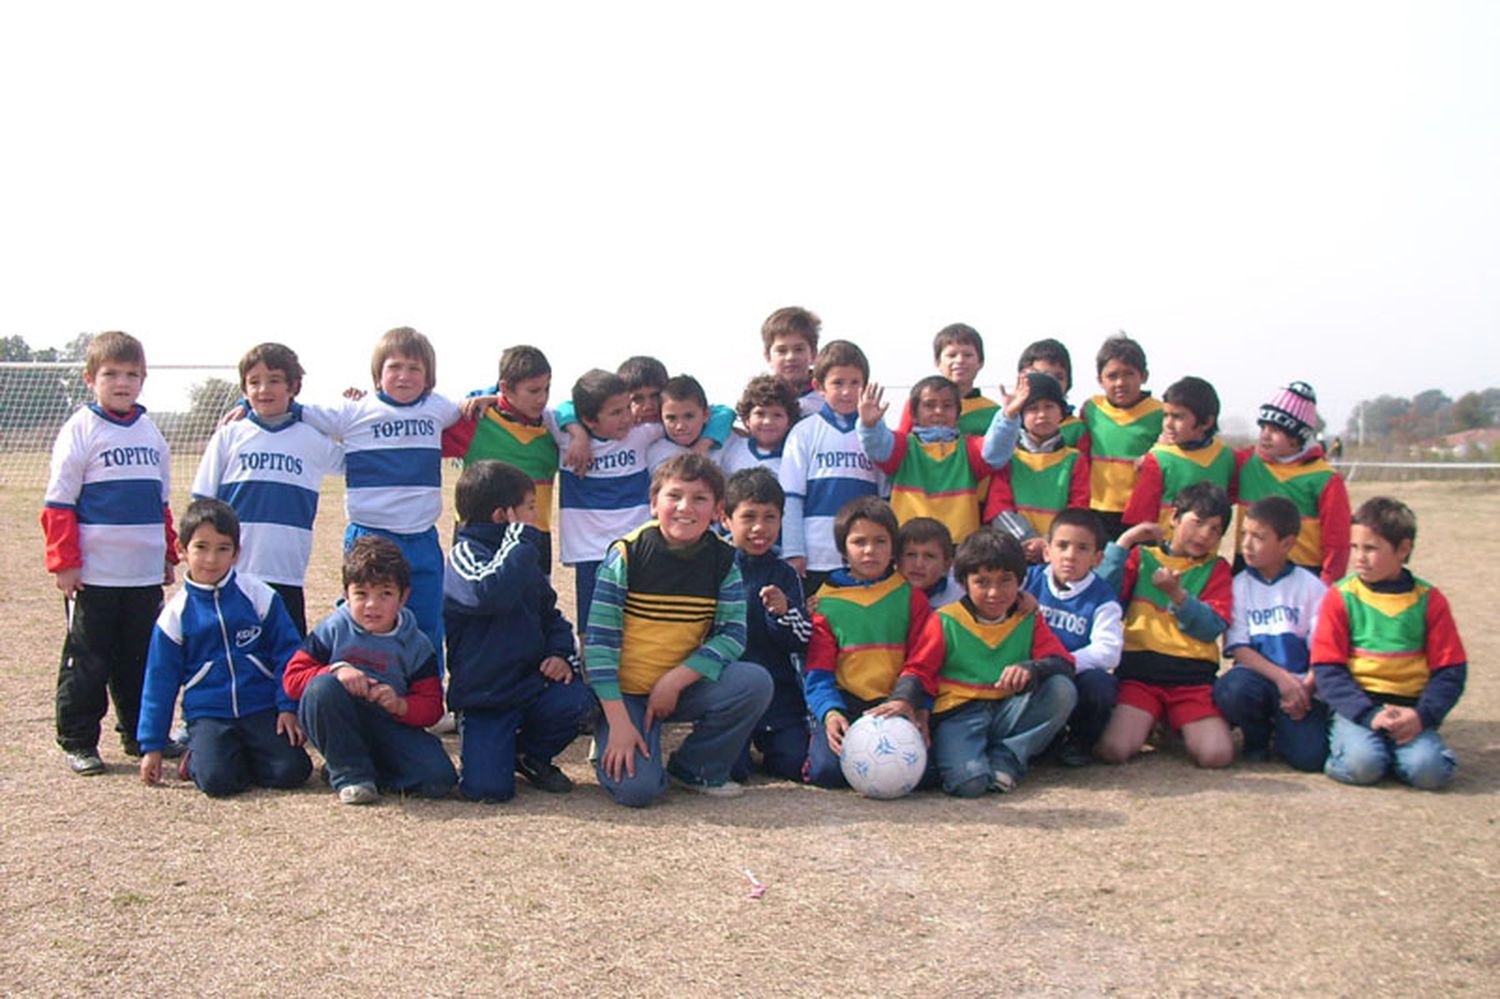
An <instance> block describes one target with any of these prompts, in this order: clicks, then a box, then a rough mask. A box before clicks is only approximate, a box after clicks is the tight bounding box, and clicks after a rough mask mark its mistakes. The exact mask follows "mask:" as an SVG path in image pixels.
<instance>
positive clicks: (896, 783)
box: [839, 715, 927, 798]
mask: <svg viewBox="0 0 1500 999" xmlns="http://www.w3.org/2000/svg"><path fill="white" fill-rule="evenodd" d="M839 762H840V765H841V766H842V767H843V770H844V779H845V780H847V781H848V782H849V786H850V787H852V788H854V790H856V791H858V792H859V793H860V794H862V795H864V796H865V797H866V798H899V797H901V796H902V795H904V794H910V793H911V790H912V789H913V788H914V787H916V786H917V782H918V781H920V780H921V779H922V774H923V773H924V772H925V771H926V770H927V746H926V745H925V744H924V743H923V742H922V733H921V732H920V731H918V730H917V726H915V725H913V724H912V723H911V722H909V721H907V720H906V719H905V718H903V717H901V716H900V715H863V716H862V717H861V718H860V719H859V720H858V721H856V722H855V723H854V724H853V725H850V726H849V731H848V732H845V733H844V749H843V753H842V754H841V755H840V760H839Z"/></svg>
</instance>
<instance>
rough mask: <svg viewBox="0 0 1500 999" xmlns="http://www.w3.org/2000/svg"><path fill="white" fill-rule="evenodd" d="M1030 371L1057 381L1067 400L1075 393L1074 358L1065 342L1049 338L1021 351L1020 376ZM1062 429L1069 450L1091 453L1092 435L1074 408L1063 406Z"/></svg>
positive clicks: (1018, 364) (1017, 366)
mask: <svg viewBox="0 0 1500 999" xmlns="http://www.w3.org/2000/svg"><path fill="white" fill-rule="evenodd" d="M1029 371H1040V372H1041V373H1042V374H1044V375H1051V376H1052V377H1053V378H1056V379H1057V384H1058V385H1059V386H1060V387H1061V388H1062V392H1063V398H1064V399H1066V398H1067V395H1068V393H1069V392H1070V391H1072V389H1073V356H1072V355H1071V354H1069V353H1068V348H1067V347H1065V346H1063V343H1062V341H1061V340H1054V339H1052V338H1051V337H1048V338H1046V339H1044V340H1036V341H1033V342H1032V343H1029V344H1027V345H1026V349H1025V350H1023V351H1021V358H1020V360H1019V361H1017V362H1016V374H1017V376H1020V375H1024V374H1026V373H1027V372H1029ZM1060 429H1061V430H1062V435H1063V441H1064V442H1065V443H1066V444H1067V445H1068V447H1076V448H1078V450H1080V451H1082V452H1083V453H1084V454H1085V455H1087V454H1088V453H1089V439H1088V431H1087V429H1086V428H1085V427H1084V425H1083V421H1082V420H1080V419H1079V418H1078V414H1077V413H1076V412H1074V411H1073V407H1072V406H1069V405H1064V406H1063V421H1062V427H1061V428H1060Z"/></svg>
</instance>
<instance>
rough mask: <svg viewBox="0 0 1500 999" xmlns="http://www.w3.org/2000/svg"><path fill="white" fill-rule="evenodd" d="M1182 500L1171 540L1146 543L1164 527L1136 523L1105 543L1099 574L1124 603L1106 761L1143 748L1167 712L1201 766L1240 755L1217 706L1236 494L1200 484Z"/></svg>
mask: <svg viewBox="0 0 1500 999" xmlns="http://www.w3.org/2000/svg"><path fill="white" fill-rule="evenodd" d="M1176 503H1177V514H1176V516H1175V517H1174V518H1173V535H1172V543H1171V544H1170V545H1168V544H1165V543H1161V544H1154V545H1153V544H1144V543H1143V542H1150V541H1157V540H1159V539H1160V538H1161V535H1162V530H1161V527H1160V525H1158V524H1155V523H1147V524H1137V525H1136V526H1134V527H1132V528H1130V530H1128V531H1126V532H1125V533H1124V534H1122V535H1121V536H1120V542H1119V544H1111V545H1109V546H1108V547H1107V548H1106V549H1105V553H1104V562H1103V565H1102V566H1101V568H1100V570H1099V574H1100V575H1101V576H1103V577H1104V578H1105V580H1106V581H1108V582H1110V583H1111V584H1115V588H1116V589H1117V590H1118V592H1119V594H1120V601H1121V602H1122V603H1123V604H1124V605H1125V654H1124V655H1123V656H1122V657H1121V660H1120V668H1119V670H1118V671H1117V675H1118V677H1119V679H1120V688H1119V703H1118V704H1116V706H1115V710H1114V713H1113V714H1112V715H1111V716H1110V719H1109V724H1108V725H1107V726H1106V727H1105V729H1104V734H1103V735H1101V736H1100V737H1099V742H1098V745H1097V747H1096V751H1097V752H1098V754H1099V757H1100V759H1102V760H1104V761H1105V762H1107V763H1124V762H1125V761H1126V760H1128V759H1130V758H1131V757H1132V756H1134V755H1135V754H1136V753H1138V752H1140V750H1141V747H1142V746H1144V745H1145V744H1146V738H1147V737H1148V736H1149V735H1150V734H1151V729H1152V726H1154V725H1155V724H1156V723H1157V722H1158V721H1160V720H1161V719H1162V717H1163V716H1165V717H1166V719H1167V724H1169V725H1171V726H1172V728H1174V729H1180V730H1181V731H1182V738H1183V742H1184V743H1185V744H1186V745H1187V751H1188V755H1189V756H1191V757H1192V758H1193V761H1194V762H1195V763H1197V764H1198V765H1199V766H1200V767H1224V766H1228V765H1229V764H1230V762H1231V761H1232V760H1233V759H1234V743H1233V742H1232V741H1231V740H1230V738H1229V726H1228V725H1226V724H1225V723H1224V717H1223V716H1222V715H1220V714H1219V711H1218V709H1217V708H1215V707H1214V703H1213V682H1214V675H1215V674H1216V673H1218V671H1219V649H1218V646H1217V645H1216V644H1215V643H1216V642H1217V641H1218V638H1219V636H1220V635H1222V634H1223V633H1224V631H1225V630H1226V629H1227V628H1228V627H1229V621H1230V616H1231V613H1232V606H1231V595H1230V581H1229V563H1227V562H1225V561H1224V560H1223V559H1222V558H1219V556H1218V554H1217V553H1218V550H1219V539H1220V538H1222V537H1223V536H1224V525H1225V524H1226V523H1227V522H1228V520H1229V510H1230V507H1229V496H1228V495H1227V494H1226V493H1225V492H1224V490H1222V489H1220V488H1219V487H1218V486H1216V485H1214V484H1213V483H1212V482H1195V483H1193V484H1192V485H1190V486H1187V487H1185V488H1183V489H1182V490H1180V491H1179V492H1178V493H1177V500H1176ZM1127 550H1128V551H1127Z"/></svg>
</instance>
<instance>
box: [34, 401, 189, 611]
mask: <svg viewBox="0 0 1500 999" xmlns="http://www.w3.org/2000/svg"><path fill="white" fill-rule="evenodd" d="M171 464H172V462H171V455H170V453H169V452H168V450H167V442H166V440H165V439H164V438H163V437H162V435H161V432H160V431H159V430H157V429H156V425H155V424H154V423H152V422H151V421H150V420H149V419H148V418H147V417H146V409H145V407H144V406H136V407H135V408H134V409H132V410H131V412H130V415H128V416H126V417H124V418H121V417H118V416H114V415H112V414H110V413H107V412H106V411H105V410H104V409H102V408H100V407H99V406H98V405H96V404H91V405H88V406H85V407H84V408H82V409H80V410H78V411H77V412H76V413H74V414H73V415H72V416H70V417H68V420H67V422H66V423H64V424H63V425H62V429H61V430H60V431H58V434H57V441H56V442H55V443H54V444H53V446H52V465H51V470H50V472H49V474H48V477H47V492H46V496H45V499H44V503H45V509H44V510H43V514H42V519H43V524H44V525H45V526H46V527H47V533H48V541H49V543H48V563H49V564H48V570H49V571H52V572H56V571H57V569H56V568H54V567H53V566H54V558H55V556H56V555H57V553H56V552H54V551H53V548H54V545H53V539H54V535H57V536H58V537H62V536H64V535H66V534H70V533H71V530H70V527H71V524H69V523H68V522H69V521H71V522H72V523H76V525H77V532H78V533H77V546H78V548H77V557H78V558H79V559H81V560H82V570H81V572H80V574H79V580H80V581H81V582H82V583H83V584H84V585H85V586H160V585H161V582H162V574H163V572H164V570H165V567H166V564H167V530H166V518H167V513H166V510H167V503H168V499H169V496H170V493H171ZM54 525H55V526H54ZM69 540H71V539H69ZM69 547H71V545H69ZM61 567H62V568H71V566H69V565H62V566H61Z"/></svg>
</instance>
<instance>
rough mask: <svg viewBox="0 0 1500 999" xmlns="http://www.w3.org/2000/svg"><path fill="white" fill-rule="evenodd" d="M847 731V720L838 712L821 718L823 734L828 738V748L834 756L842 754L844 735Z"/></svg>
mask: <svg viewBox="0 0 1500 999" xmlns="http://www.w3.org/2000/svg"><path fill="white" fill-rule="evenodd" d="M847 731H849V719H847V718H845V717H844V716H843V714H842V713H840V712H838V711H830V712H828V714H826V715H824V716H823V734H824V735H826V736H827V737H828V748H829V749H831V750H833V751H834V753H835V754H842V753H843V752H844V733H845V732H847Z"/></svg>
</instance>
